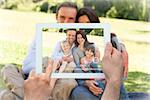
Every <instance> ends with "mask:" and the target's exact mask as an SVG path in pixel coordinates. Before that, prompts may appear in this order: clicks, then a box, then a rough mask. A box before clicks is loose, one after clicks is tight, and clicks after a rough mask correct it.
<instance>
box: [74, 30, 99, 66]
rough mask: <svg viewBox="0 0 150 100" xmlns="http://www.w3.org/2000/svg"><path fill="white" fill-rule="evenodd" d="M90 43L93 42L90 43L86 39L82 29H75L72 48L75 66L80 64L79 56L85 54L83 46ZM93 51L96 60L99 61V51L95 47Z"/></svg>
mask: <svg viewBox="0 0 150 100" xmlns="http://www.w3.org/2000/svg"><path fill="white" fill-rule="evenodd" d="M90 44H93V45H94V43H90V42H89V41H88V39H87V36H86V34H85V32H84V31H82V30H79V31H77V33H76V40H75V46H76V48H74V50H73V56H74V61H75V63H76V65H77V66H79V65H80V60H81V58H82V57H84V56H85V54H84V52H85V47H87V46H88V45H90ZM95 52H96V53H95V57H96V58H97V61H99V59H100V53H99V50H98V48H97V49H96V51H95Z"/></svg>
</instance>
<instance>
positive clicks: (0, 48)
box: [0, 9, 150, 93]
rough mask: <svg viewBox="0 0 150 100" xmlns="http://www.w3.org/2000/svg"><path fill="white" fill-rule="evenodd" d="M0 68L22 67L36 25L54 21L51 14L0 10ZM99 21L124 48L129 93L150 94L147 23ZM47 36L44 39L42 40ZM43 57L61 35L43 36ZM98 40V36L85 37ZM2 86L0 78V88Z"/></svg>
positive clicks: (115, 20)
mask: <svg viewBox="0 0 150 100" xmlns="http://www.w3.org/2000/svg"><path fill="white" fill-rule="evenodd" d="M0 16H1V19H0V27H1V28H0V69H1V68H2V67H3V66H4V65H5V64H7V63H15V64H17V65H19V66H20V67H21V64H22V61H23V59H24V57H25V55H26V53H27V50H28V47H29V44H30V43H31V41H32V40H33V38H34V35H35V34H34V33H35V25H36V23H47V22H56V21H55V16H54V14H45V13H35V12H17V11H9V10H1V9H0ZM100 19H101V22H107V23H108V22H109V23H110V24H111V31H112V32H115V33H116V34H117V36H118V37H119V38H120V39H121V40H122V41H123V43H124V44H125V45H126V49H127V51H128V53H129V77H128V80H127V81H126V82H125V85H126V88H127V90H128V91H132V92H148V93H150V88H149V87H150V83H149V81H150V67H149V66H150V63H149V59H150V56H149V55H150V52H149V48H150V40H149V37H150V29H149V26H150V23H147V22H140V21H129V20H121V19H107V18H100ZM45 37H46V38H45ZM45 37H44V39H45V41H49V40H50V41H52V42H46V43H44V44H45V45H44V55H50V53H51V52H52V48H49V46H51V47H53V46H54V45H55V42H54V41H58V40H59V39H60V38H64V37H65V35H64V34H59V35H56V34H46V35H45ZM88 38H90V40H92V39H93V40H96V41H98V39H97V37H93V36H92V37H91V36H88ZM4 87H5V85H4V83H3V82H2V80H1V79H0V88H4Z"/></svg>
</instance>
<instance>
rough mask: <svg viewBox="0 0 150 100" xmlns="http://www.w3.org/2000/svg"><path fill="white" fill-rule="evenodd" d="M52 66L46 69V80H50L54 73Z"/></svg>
mask: <svg viewBox="0 0 150 100" xmlns="http://www.w3.org/2000/svg"><path fill="white" fill-rule="evenodd" d="M51 65H52V64H49V65H48V67H47V68H46V73H45V75H46V78H47V79H49V78H50V76H51V73H52V66H51Z"/></svg>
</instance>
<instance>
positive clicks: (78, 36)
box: [77, 34, 85, 45]
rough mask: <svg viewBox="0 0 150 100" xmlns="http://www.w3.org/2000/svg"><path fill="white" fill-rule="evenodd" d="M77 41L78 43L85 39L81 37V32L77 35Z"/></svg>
mask: <svg viewBox="0 0 150 100" xmlns="http://www.w3.org/2000/svg"><path fill="white" fill-rule="evenodd" d="M77 42H78V43H79V45H80V44H83V43H84V42H85V39H84V38H83V37H82V35H81V34H78V35H77Z"/></svg>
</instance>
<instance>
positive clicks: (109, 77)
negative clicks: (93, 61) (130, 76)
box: [101, 43, 124, 100]
mask: <svg viewBox="0 0 150 100" xmlns="http://www.w3.org/2000/svg"><path fill="white" fill-rule="evenodd" d="M123 52H124V51H123ZM102 68H103V72H104V74H105V78H106V81H107V83H106V86H105V90H104V92H103V95H102V98H101V100H119V96H120V86H121V80H122V75H123V58H122V54H121V52H119V51H117V50H116V49H115V48H113V47H112V45H111V43H108V44H107V45H106V49H105V53H104V57H103V59H102Z"/></svg>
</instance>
